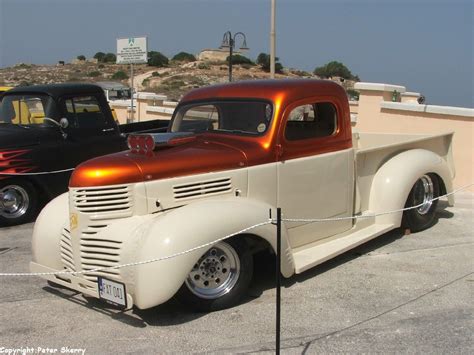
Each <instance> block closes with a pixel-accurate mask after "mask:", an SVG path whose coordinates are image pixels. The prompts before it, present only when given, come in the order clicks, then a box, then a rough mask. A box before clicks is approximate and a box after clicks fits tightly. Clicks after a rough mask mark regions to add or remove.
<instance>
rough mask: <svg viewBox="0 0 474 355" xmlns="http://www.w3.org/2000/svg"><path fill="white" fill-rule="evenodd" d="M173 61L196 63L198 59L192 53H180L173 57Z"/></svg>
mask: <svg viewBox="0 0 474 355" xmlns="http://www.w3.org/2000/svg"><path fill="white" fill-rule="evenodd" d="M172 60H175V61H177V62H195V61H196V57H195V56H193V55H192V54H191V53H186V52H179V53H178V54H176V55H175V56H174V57H173V59H172Z"/></svg>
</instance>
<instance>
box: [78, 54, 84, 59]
mask: <svg viewBox="0 0 474 355" xmlns="http://www.w3.org/2000/svg"><path fill="white" fill-rule="evenodd" d="M77 60H86V57H85V56H84V55H82V54H81V55H78V56H77Z"/></svg>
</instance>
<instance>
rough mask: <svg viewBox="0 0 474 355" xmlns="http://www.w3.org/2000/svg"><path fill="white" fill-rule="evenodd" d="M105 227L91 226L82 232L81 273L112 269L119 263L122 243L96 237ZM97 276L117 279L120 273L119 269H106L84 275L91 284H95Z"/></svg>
mask: <svg viewBox="0 0 474 355" xmlns="http://www.w3.org/2000/svg"><path fill="white" fill-rule="evenodd" d="M105 227H107V225H93V226H89V227H88V228H87V229H85V230H84V231H83V232H82V234H81V241H80V255H81V268H82V270H83V271H89V270H94V269H99V268H108V267H113V266H116V265H118V264H119V263H120V253H121V250H122V242H120V241H115V240H108V239H101V238H98V237H97V236H96V234H97V233H98V232H99V231H100V230H101V229H103V228H105ZM97 276H102V277H113V278H115V279H117V278H118V277H119V276H120V271H119V269H107V270H101V271H93V272H86V273H85V274H84V278H85V279H87V280H90V281H93V282H97Z"/></svg>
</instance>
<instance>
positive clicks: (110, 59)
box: [102, 53, 117, 63]
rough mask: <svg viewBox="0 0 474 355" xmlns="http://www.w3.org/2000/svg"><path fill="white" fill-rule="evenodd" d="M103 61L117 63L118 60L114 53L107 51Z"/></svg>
mask: <svg viewBox="0 0 474 355" xmlns="http://www.w3.org/2000/svg"><path fill="white" fill-rule="evenodd" d="M102 61H103V62H104V63H115V62H116V61H117V56H116V55H115V54H113V53H107V54H106V55H105V56H104V58H103V59H102Z"/></svg>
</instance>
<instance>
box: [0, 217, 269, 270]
mask: <svg viewBox="0 0 474 355" xmlns="http://www.w3.org/2000/svg"><path fill="white" fill-rule="evenodd" d="M271 223H272V222H271V220H268V221H266V222H261V223H257V224H254V225H253V226H250V227H247V228H244V229H241V230H239V231H238V232H235V233H232V234H229V235H226V236H225V237H222V238H219V239H216V240H213V241H212V242H209V243H206V244H202V245H199V246H197V247H194V248H191V249H188V250H185V251H181V252H179V253H175V254H172V255H167V256H163V257H161V258H156V259H150V260H145V261H137V262H134V263H128V264H122V265H115V266H108V267H102V268H97V269H92V270H82V271H68V270H62V271H55V272H36V273H35V272H33V273H31V272H19V273H0V276H52V275H64V274H69V275H80V274H90V273H93V272H98V271H105V270H111V269H121V268H124V267H129V266H137V265H144V264H150V263H155V262H158V261H163V260H167V259H172V258H176V257H178V256H181V255H184V254H189V253H192V252H193V251H196V250H199V249H202V248H206V247H209V246H212V245H214V244H216V243H218V242H221V241H223V240H224V239H228V238H231V237H234V236H236V235H238V234H242V233H245V232H248V231H249V230H251V229H254V228H257V227H261V226H264V225H267V224H271Z"/></svg>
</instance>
